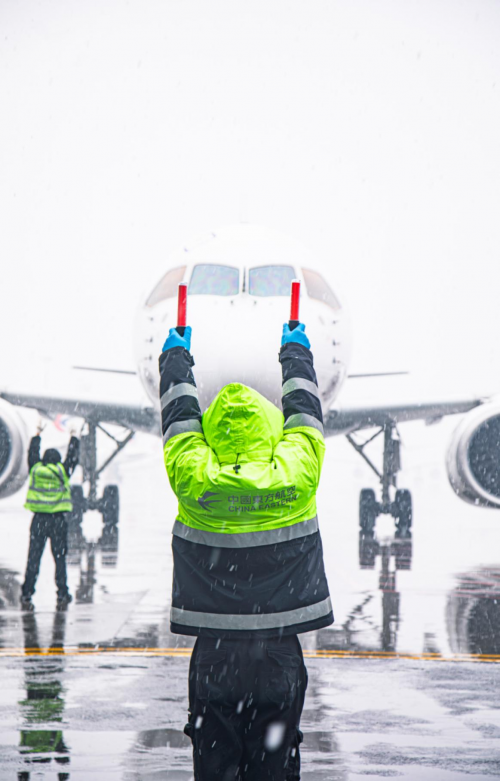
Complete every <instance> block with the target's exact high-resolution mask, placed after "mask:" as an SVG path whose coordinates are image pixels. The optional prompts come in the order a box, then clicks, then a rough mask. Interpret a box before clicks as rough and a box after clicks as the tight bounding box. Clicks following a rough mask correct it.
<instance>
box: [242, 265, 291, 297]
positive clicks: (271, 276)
mask: <svg viewBox="0 0 500 781" xmlns="http://www.w3.org/2000/svg"><path fill="white" fill-rule="evenodd" d="M292 279H295V270H294V268H293V266H258V267H257V268H251V269H250V270H249V272H248V292H249V293H250V295H251V296H289V295H290V283H291V281H292Z"/></svg>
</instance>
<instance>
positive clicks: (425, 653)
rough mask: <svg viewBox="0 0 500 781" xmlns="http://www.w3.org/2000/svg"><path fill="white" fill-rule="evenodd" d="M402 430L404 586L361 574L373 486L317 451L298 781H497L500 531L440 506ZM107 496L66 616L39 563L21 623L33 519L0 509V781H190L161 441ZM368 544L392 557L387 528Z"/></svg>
mask: <svg viewBox="0 0 500 781" xmlns="http://www.w3.org/2000/svg"><path fill="white" fill-rule="evenodd" d="M417 425H418V424H415V426H417ZM408 428H409V429H411V430H410V433H409V435H408V436H407V440H406V441H407V448H406V450H405V453H404V455H405V463H406V466H407V470H406V472H405V473H404V476H403V478H402V479H401V485H402V486H404V487H409V488H411V489H412V491H413V494H414V500H415V519H414V528H413V551H412V560H411V569H410V570H408V571H395V569H394V557H393V556H386V557H385V560H384V561H382V557H381V556H378V557H377V561H376V564H375V568H374V569H372V570H361V569H360V567H359V561H358V527H357V499H358V492H359V489H360V488H362V487H369V486H374V485H375V483H374V482H373V481H372V480H371V477H370V476H369V474H368V472H367V471H366V469H365V467H364V465H363V464H362V463H361V462H358V457H357V456H356V454H355V453H354V452H353V451H352V452H351V450H350V449H349V447H348V445H347V444H346V443H345V442H343V441H342V442H340V441H339V442H331V443H329V444H328V453H327V459H326V462H325V468H324V473H323V480H322V485H321V488H320V494H319V517H320V524H321V531H322V536H323V544H324V549H325V558H326V568H327V574H328V577H329V582H330V588H331V592H332V599H333V604H334V609H335V613H336V623H335V625H334V627H332V628H328V629H326V630H322V631H320V632H317V633H311V634H308V635H303V636H301V640H302V643H303V647H304V653H305V656H306V658H307V667H308V671H309V688H308V691H307V697H306V704H305V710H304V714H303V721H302V729H303V731H304V733H305V742H304V747H303V752H302V756H303V775H302V777H303V778H304V779H307V780H308V781H312V779H315V780H316V779H317V780H319V781H323V779H324V780H325V781H326V779H355V778H381V777H386V778H404V779H423V781H426V780H427V779H432V781H434V780H437V779H443V780H444V779H450V780H451V781H454V779H464V780H465V779H467V780H468V781H472V780H473V779H486V778H491V777H496V776H500V742H499V740H498V738H500V699H499V696H498V693H499V688H500V679H499V675H500V668H499V666H498V665H499V662H500V515H499V514H498V513H496V512H494V511H493V512H492V511H487V510H480V509H477V508H475V507H471V506H469V505H466V504H463V503H462V502H460V501H459V500H458V499H457V498H456V497H455V496H454V495H453V494H452V492H451V490H450V488H449V487H448V485H447V482H446V478H445V473H444V467H443V447H442V445H443V441H445V439H446V433H447V432H446V429H445V431H444V432H443V431H441V432H437V431H436V430H434V429H431V430H430V431H424V430H423V427H419V428H418V429H417V428H416V427H408ZM107 481H108V482H118V483H119V484H120V489H121V505H122V512H121V517H120V524H119V532H118V535H117V536H113V535H111V536H108V537H103V536H102V523H101V520H100V516H98V515H97V514H88V515H87V516H86V518H85V520H84V524H83V532H82V534H81V535H78V534H73V535H72V538H71V549H70V554H69V557H68V563H69V578H70V588H71V591H72V593H73V595H74V597H75V603H74V604H72V605H70V607H69V608H68V610H67V612H65V613H57V612H56V611H55V609H54V606H55V589H54V584H53V563H52V559H51V557H50V554H49V553H47V552H46V553H45V554H44V559H43V562H42V569H41V573H40V578H39V585H38V588H37V593H36V595H35V597H34V603H35V612H34V613H32V614H23V613H21V612H20V610H19V607H18V600H19V590H20V583H21V582H22V579H23V570H24V566H25V560H26V553H27V542H28V529H29V519H30V517H29V515H28V514H27V513H26V512H25V511H24V510H23V509H22V501H23V496H22V495H21V494H20V495H17V496H15V497H13V498H11V499H9V500H6V501H4V502H0V539H1V541H2V543H1V547H0V779H12V778H14V779H16V778H17V779H61V780H62V779H95V780H96V781H97V779H99V781H100V780H101V779H102V780H103V781H104V779H106V781H108V780H109V779H123V780H124V781H129V780H130V781H132V780H133V781H150V780H151V781H153V780H154V781H159V780H160V779H169V780H170V779H177V780H180V779H183V781H184V780H185V781H187V779H190V778H192V771H191V757H190V743H189V741H188V739H187V738H186V737H185V736H184V734H183V726H184V723H185V720H186V708H187V668H188V664H189V654H190V646H191V645H192V640H191V639H190V638H184V637H178V636H173V635H171V634H170V633H169V628H168V610H169V604H168V603H169V588H170V581H171V575H172V571H171V557H170V550H169V548H170V530H171V526H172V522H173V517H174V513H175V502H174V499H173V497H172V495H171V493H170V489H169V487H168V483H167V480H166V476H165V474H164V471H163V468H162V461H161V446H160V444H159V442H157V441H155V440H153V439H150V438H147V437H142V438H138V440H137V442H134V443H133V445H132V446H131V447H130V449H129V450H128V451H127V453H126V454H125V455H124V456H123V457H122V459H121V461H120V462H119V463H118V465H117V466H115V467H113V468H112V469H110V470H108V474H107ZM377 530H378V536H379V538H380V542H381V546H382V547H383V549H384V550H385V551H386V552H388V551H389V550H390V545H391V537H392V534H393V531H394V528H393V522H392V521H391V519H389V518H381V519H379V522H378V527H377Z"/></svg>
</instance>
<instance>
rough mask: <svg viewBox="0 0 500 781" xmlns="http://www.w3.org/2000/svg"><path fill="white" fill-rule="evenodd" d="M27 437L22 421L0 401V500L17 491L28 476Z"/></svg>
mask: <svg viewBox="0 0 500 781" xmlns="http://www.w3.org/2000/svg"><path fill="white" fill-rule="evenodd" d="M27 447H28V435H27V432H26V427H25V425H24V421H23V419H22V418H21V416H20V415H19V413H18V412H17V410H16V409H15V408H14V407H12V405H11V404H9V403H8V402H7V401H4V400H3V399H0V498H2V499H4V498H5V497H6V496H10V495H11V494H14V493H15V492H16V491H18V490H19V489H20V488H21V486H22V485H23V483H24V482H25V480H26V478H27V476H28V458H27Z"/></svg>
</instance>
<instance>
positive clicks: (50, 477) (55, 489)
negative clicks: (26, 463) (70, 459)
mask: <svg viewBox="0 0 500 781" xmlns="http://www.w3.org/2000/svg"><path fill="white" fill-rule="evenodd" d="M24 506H25V508H26V509H27V510H30V511H31V512H33V513H65V512H70V511H71V510H72V509H73V503H72V501H71V488H70V485H69V478H68V476H67V474H66V470H65V469H64V466H63V465H62V464H44V463H43V462H42V461H39V462H38V464H35V466H34V467H33V468H32V469H31V471H30V478H29V487H28V495H27V497H26V504H25V505H24Z"/></svg>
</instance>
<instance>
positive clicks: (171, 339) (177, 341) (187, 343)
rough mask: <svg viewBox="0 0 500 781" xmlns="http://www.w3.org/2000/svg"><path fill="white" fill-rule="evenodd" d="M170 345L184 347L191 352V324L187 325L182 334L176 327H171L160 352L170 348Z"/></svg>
mask: <svg viewBox="0 0 500 781" xmlns="http://www.w3.org/2000/svg"><path fill="white" fill-rule="evenodd" d="M172 347H184V348H185V349H186V350H187V351H188V352H191V326H190V325H187V326H186V328H185V330H184V336H181V335H180V333H179V332H178V331H177V328H171V329H170V331H169V332H168V336H167V338H166V340H165V344H164V345H163V349H162V352H163V353H164V352H165V351H166V350H171V349H172Z"/></svg>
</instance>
